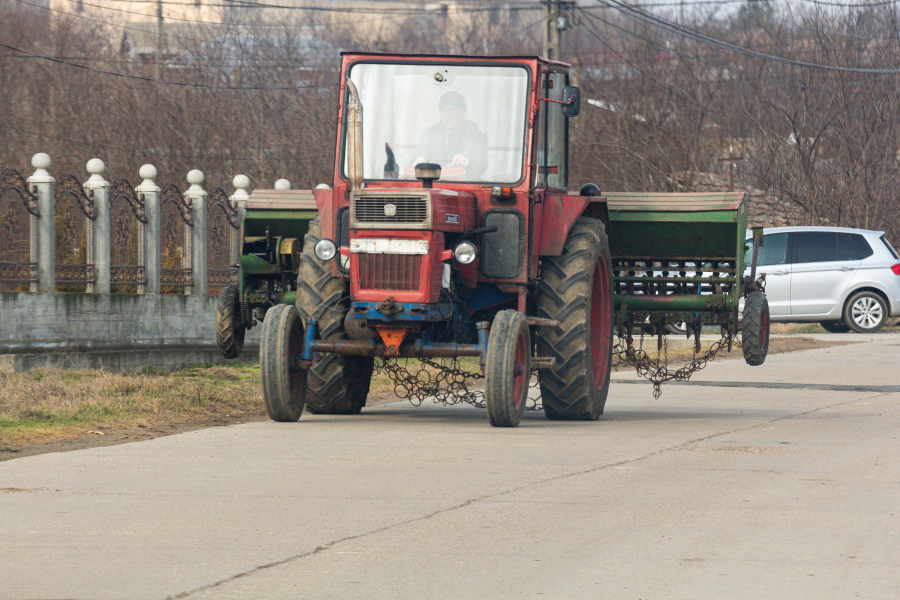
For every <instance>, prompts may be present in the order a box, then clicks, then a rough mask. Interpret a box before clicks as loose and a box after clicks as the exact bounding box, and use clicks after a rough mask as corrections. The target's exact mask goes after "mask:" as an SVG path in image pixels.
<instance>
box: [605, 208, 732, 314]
mask: <svg viewBox="0 0 900 600" xmlns="http://www.w3.org/2000/svg"><path fill="white" fill-rule="evenodd" d="M604 197H605V198H606V200H607V203H608V207H609V215H610V225H611V227H610V232H609V242H610V251H611V254H612V259H613V262H614V264H617V263H621V262H622V261H631V260H633V261H646V262H647V264H649V265H652V264H653V263H661V264H663V265H664V264H666V263H670V262H672V261H689V262H694V263H697V264H702V263H703V262H719V263H721V262H732V263H733V264H734V267H733V271H734V272H733V273H722V271H723V268H720V269H718V272H719V273H720V276H719V277H696V276H695V277H679V276H677V275H676V276H672V275H671V274H670V275H661V274H654V271H658V272H666V271H671V270H672V269H671V268H668V269H667V268H666V267H665V266H659V267H657V268H648V269H647V270H646V271H640V269H638V271H640V272H635V273H634V274H633V275H632V274H622V273H621V272H620V273H619V274H616V275H614V277H613V280H614V282H615V283H617V284H619V283H626V284H627V283H642V284H646V283H648V282H652V283H653V284H665V283H669V284H672V283H677V284H698V283H702V284H710V285H714V284H726V285H729V286H730V292H729V293H712V294H706V293H704V294H702V295H698V294H696V293H694V294H668V295H659V296H655V295H649V294H646V295H627V294H617V295H616V296H615V308H616V312H617V324H618V325H624V324H627V323H629V322H630V323H643V322H645V321H647V320H648V319H649V322H650V323H651V324H660V323H662V322H663V321H664V320H665V321H668V322H675V321H695V320H700V321H702V322H703V323H705V324H721V325H725V326H727V327H729V328H733V329H732V330H736V328H737V323H738V314H737V312H738V304H739V302H740V299H741V296H743V294H744V284H743V273H744V267H745V259H744V244H745V238H746V232H747V203H746V198H745V195H744V194H743V193H742V192H732V193H720V194H662V193H659V194H657V193H608V194H604ZM613 268H614V271H615V270H616V267H615V266H614V267H613ZM686 270H687V271H693V270H694V269H692V268H688V269H686ZM712 270H713V269H710V271H712ZM619 287H621V286H619V285H617V286H616V289H617V290H618V289H619Z"/></svg>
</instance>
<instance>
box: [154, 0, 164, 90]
mask: <svg viewBox="0 0 900 600" xmlns="http://www.w3.org/2000/svg"><path fill="white" fill-rule="evenodd" d="M162 6H163V5H162V0H156V56H154V57H153V59H154V62H156V65H155V67H156V68H155V69H154V70H155V72H156V78H157V79H162V44H163V42H162V36H163V30H162V26H163V10H162Z"/></svg>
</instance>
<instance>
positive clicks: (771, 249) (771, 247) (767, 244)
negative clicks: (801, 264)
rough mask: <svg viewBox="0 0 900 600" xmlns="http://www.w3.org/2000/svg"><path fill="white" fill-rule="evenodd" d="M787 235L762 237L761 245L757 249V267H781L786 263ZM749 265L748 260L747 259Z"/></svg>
mask: <svg viewBox="0 0 900 600" xmlns="http://www.w3.org/2000/svg"><path fill="white" fill-rule="evenodd" d="M787 248H788V234H786V233H770V234H769V235H764V236H763V245H762V246H760V248H759V258H758V259H757V263H756V264H757V265H758V266H765V265H783V264H785V263H787ZM748 263H749V258H748Z"/></svg>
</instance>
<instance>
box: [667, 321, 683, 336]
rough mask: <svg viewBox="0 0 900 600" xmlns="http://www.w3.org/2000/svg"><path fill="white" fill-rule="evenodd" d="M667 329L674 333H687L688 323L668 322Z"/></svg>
mask: <svg viewBox="0 0 900 600" xmlns="http://www.w3.org/2000/svg"><path fill="white" fill-rule="evenodd" d="M666 331H667V332H669V333H671V334H672V335H687V323H685V322H684V321H678V322H677V323H667V324H666Z"/></svg>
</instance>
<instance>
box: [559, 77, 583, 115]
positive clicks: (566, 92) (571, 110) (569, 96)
mask: <svg viewBox="0 0 900 600" xmlns="http://www.w3.org/2000/svg"><path fill="white" fill-rule="evenodd" d="M580 112H581V90H580V89H578V88H577V87H575V86H574V85H567V86H566V87H564V88H563V93H562V114H563V115H565V116H567V117H577V116H578V113H580Z"/></svg>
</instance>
